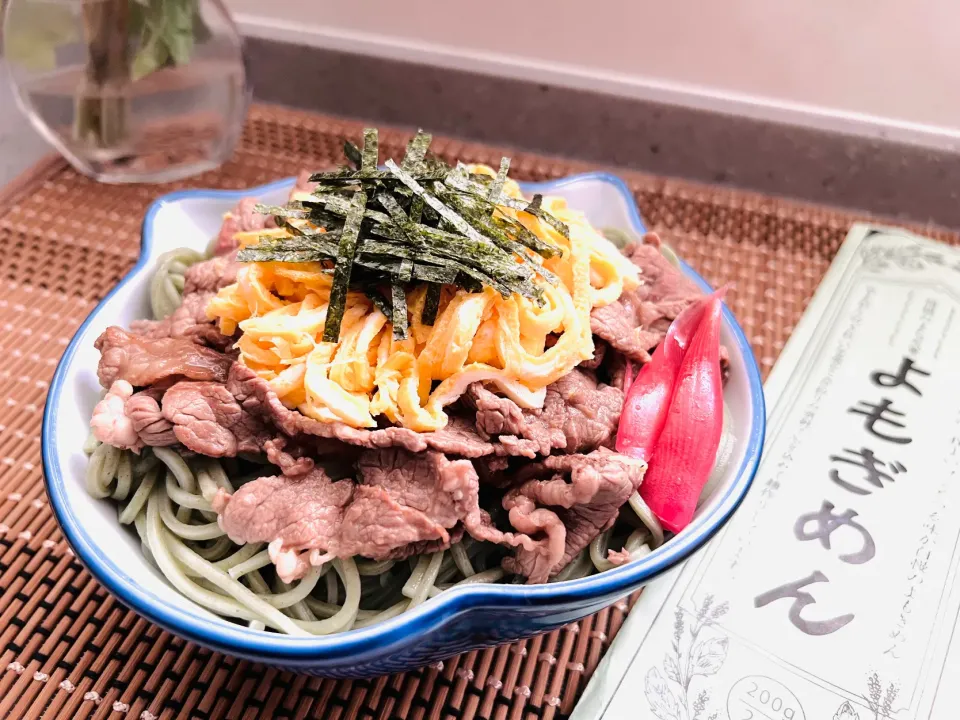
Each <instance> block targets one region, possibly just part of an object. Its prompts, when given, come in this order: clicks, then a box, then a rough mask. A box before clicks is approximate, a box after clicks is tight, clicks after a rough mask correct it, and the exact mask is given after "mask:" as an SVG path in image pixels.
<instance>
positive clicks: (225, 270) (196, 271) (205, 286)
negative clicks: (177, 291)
mask: <svg viewBox="0 0 960 720" xmlns="http://www.w3.org/2000/svg"><path fill="white" fill-rule="evenodd" d="M236 258H237V254H236V252H231V253H229V254H228V255H217V256H215V257H213V258H211V259H210V260H204V261H203V262H198V263H196V264H195V265H191V266H190V267H188V268H187V271H186V272H185V273H184V274H183V294H184V295H191V294H193V293H215V292H216V291H217V290H220V289H221V288H225V287H227V285H233V283H235V282H236V281H237V273H238V272H240V268H242V267H243V263H241V262H237V259H236Z"/></svg>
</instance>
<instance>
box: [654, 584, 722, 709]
mask: <svg viewBox="0 0 960 720" xmlns="http://www.w3.org/2000/svg"><path fill="white" fill-rule="evenodd" d="M728 609H729V604H728V603H726V602H723V603H720V604H717V605H715V604H714V598H713V595H707V596H706V597H704V599H703V602H702V603H701V604H700V606H699V607H697V606H696V604H694V606H693V609H692V610H691V611H690V612H687V611H685V610H684V609H683V608H681V607H677V610H676V615H675V619H674V624H673V643H672V644H671V649H670V652H668V653H667V654H666V655H665V656H664V659H663V674H662V675H661V674H660V671H659V670H658V669H657V668H656V667H652V668H650V670H649V671H648V672H647V677H646V683H645V693H646V696H647V702H649V703H650V709H651V710H652V711H653V714H654V715H656V717H657V718H659V720H717V719H718V718H719V717H720V714H719V712H717V711H714V712H712V713H710V714H709V715H707V714H706V713H707V705H708V703H709V702H710V693H709V691H708V690H706V689H704V688H700V690H699V692H698V691H697V689H696V687H694V685H695V683H694V679H695V678H696V677H697V676H701V677H706V676H709V675H714V674H715V673H716V672H718V671H719V670H720V668H721V667H722V666H723V663H724V661H725V660H726V659H727V648H728V645H729V640H728V639H727V638H726V637H723V636H717V635H716V633H715V631H712V632H711V631H710V629H711V628H713V627H714V626H715V625H716V623H717V620H719V619H720V618H721V617H722V616H723V615H724V614H725V613H726V612H727V610H728ZM688 615H689V617H688Z"/></svg>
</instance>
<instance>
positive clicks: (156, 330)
mask: <svg viewBox="0 0 960 720" xmlns="http://www.w3.org/2000/svg"><path fill="white" fill-rule="evenodd" d="M211 298H213V293H212V292H205V291H197V292H191V293H188V294H185V295H184V296H183V302H182V304H181V305H180V307H178V308H177V309H176V310H174V311H173V312H172V313H171V314H170V315H169V316H168V317H165V318H163V319H162V320H135V321H134V322H132V323H130V332H131V333H133V334H135V335H139V336H140V337H142V338H146V339H148V340H157V339H162V338H177V337H180V338H187V339H189V340H192V341H194V342H196V343H200V344H202V345H209V346H210V347H213V348H216V349H218V350H225V349H226V348H227V347H228V346H229V345H230V344H231V343H232V342H233V339H232V338H229V337H227V336H226V335H224V334H223V333H221V332H220V329H219V328H218V327H217V324H216V323H215V322H214V321H213V320H210V319H209V318H207V313H206V308H207V304H208V303H209V302H210V300H211Z"/></svg>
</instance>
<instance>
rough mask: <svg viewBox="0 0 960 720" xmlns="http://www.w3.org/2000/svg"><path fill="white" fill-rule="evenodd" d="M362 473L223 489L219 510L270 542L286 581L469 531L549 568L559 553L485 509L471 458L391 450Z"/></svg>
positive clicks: (435, 544)
mask: <svg viewBox="0 0 960 720" xmlns="http://www.w3.org/2000/svg"><path fill="white" fill-rule="evenodd" d="M357 469H358V478H357V481H356V483H354V482H353V481H350V480H341V481H339V482H336V483H334V482H333V481H332V480H330V477H329V476H328V475H327V474H326V472H325V471H324V470H321V469H319V468H314V469H313V470H312V471H311V472H309V473H308V474H306V475H305V476H303V477H299V478H294V477H289V476H287V475H277V476H270V477H265V478H260V479H258V480H254V481H253V482H250V483H247V484H246V485H244V486H243V487H241V488H240V489H239V490H238V491H237V492H236V493H235V494H234V495H233V497H230V496H228V495H227V494H226V493H223V492H220V493H218V495H217V498H216V500H215V503H214V505H215V508H216V509H217V512H218V513H220V524H221V526H222V527H223V529H224V531H225V532H226V533H227V534H228V535H229V536H230V537H231V538H232V539H233V540H235V541H236V542H266V543H269V544H270V545H269V546H270V553H271V558H272V559H273V560H274V562H275V563H276V565H277V572H278V573H279V574H280V576H281V577H282V578H283V579H284V580H285V581H287V582H289V581H290V580H293V579H296V578H299V577H302V576H303V575H304V574H305V573H306V572H307V571H308V570H309V568H310V567H311V566H313V565H316V564H318V563H321V562H325V561H327V560H330V559H331V558H334V557H352V556H355V555H359V556H363V557H368V558H372V559H374V560H386V559H392V560H396V559H402V558H406V557H409V556H410V555H413V554H416V553H419V552H425V551H429V552H436V551H438V550H444V549H446V548H448V547H450V544H451V543H452V542H455V541H456V540H458V539H459V538H460V536H461V535H462V533H463V532H464V531H466V532H467V533H469V534H470V535H471V536H473V537H474V538H476V539H478V540H485V541H489V542H496V543H500V544H503V545H506V546H510V547H520V548H523V550H524V552H525V557H529V558H549V565H548V566H547V567H550V566H552V565H553V564H555V563H556V562H558V561H559V559H560V557H561V556H562V553H563V540H562V538H561V539H560V542H559V545H557V543H556V542H554V551H553V553H552V554H551V553H550V552H548V550H547V548H546V547H545V540H543V539H534V538H531V537H529V536H527V535H525V534H522V533H505V532H502V531H500V530H498V529H497V528H496V527H494V525H493V523H492V522H491V520H490V516H489V515H488V514H487V513H486V512H485V511H483V510H481V509H480V505H479V480H478V477H477V473H476V470H475V469H474V467H473V465H472V463H471V462H470V461H469V460H465V459H459V460H451V459H449V458H447V457H446V456H444V455H443V454H442V453H437V452H432V451H425V452H420V453H410V452H407V451H406V450H403V449H399V448H390V449H384V450H379V449H378V450H366V451H364V452H363V453H362V454H361V456H360V459H359V461H358V463H357ZM348 488H349V493H348V490H347V489H348ZM540 514H541V515H545V514H546V513H540ZM553 517H554V518H555V517H556V516H553ZM528 527H534V526H533V525H532V524H529V525H528ZM535 529H536V530H537V531H538V532H539V531H540V530H541V528H540V527H539V526H538V527H536V528H535ZM540 564H545V563H544V562H543V561H540Z"/></svg>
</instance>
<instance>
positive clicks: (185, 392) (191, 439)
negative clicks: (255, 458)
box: [162, 380, 282, 457]
mask: <svg viewBox="0 0 960 720" xmlns="http://www.w3.org/2000/svg"><path fill="white" fill-rule="evenodd" d="M162 407H163V416H164V417H165V418H166V419H167V420H169V421H170V423H172V425H173V434H174V435H175V436H176V438H177V440H179V441H180V442H181V443H182V444H183V445H184V447H186V448H187V449H189V450H193V451H194V452H197V453H200V454H201V455H207V456H209V457H234V456H235V455H237V454H238V453H257V452H260V450H261V449H263V447H264V445H265V443H266V442H267V441H268V440H269V439H270V431H269V430H268V429H267V428H266V426H265V425H264V424H263V422H262V421H261V420H260V418H259V417H257V416H255V415H252V414H251V413H250V412H248V411H246V410H244V409H243V408H242V407H241V406H240V403H238V402H237V400H236V398H234V397H233V395H231V394H230V392H229V391H228V390H227V388H226V386H225V385H220V384H217V383H213V382H195V381H190V380H182V381H180V382H178V383H176V384H175V385H173V386H172V387H171V388H170V389H168V390H167V391H166V392H165V393H164V395H163V405H162ZM281 449H282V446H281Z"/></svg>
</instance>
